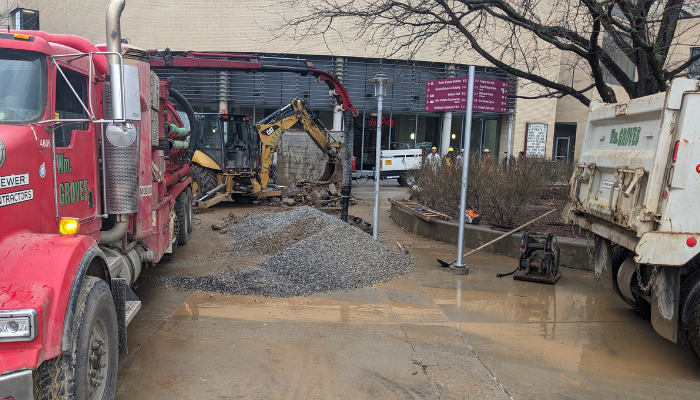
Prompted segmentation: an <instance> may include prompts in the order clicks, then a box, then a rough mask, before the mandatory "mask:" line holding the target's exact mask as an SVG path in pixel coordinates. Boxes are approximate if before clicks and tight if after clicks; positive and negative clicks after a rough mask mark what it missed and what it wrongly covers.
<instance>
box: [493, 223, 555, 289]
mask: <svg viewBox="0 0 700 400" xmlns="http://www.w3.org/2000/svg"><path fill="white" fill-rule="evenodd" d="M520 252H521V254H520V259H519V260H518V268H516V269H515V270H513V271H512V272H509V273H507V274H497V275H496V276H497V277H499V278H500V277H502V276H508V275H512V274H515V275H513V279H515V280H518V281H528V282H538V283H547V284H550V285H553V284H554V283H556V282H557V281H558V280H559V278H561V272H560V271H559V241H558V240H557V237H556V236H554V234H552V233H548V234H546V235H544V234H534V233H530V232H528V231H523V236H522V241H521V244H520Z"/></svg>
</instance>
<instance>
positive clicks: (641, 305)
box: [612, 245, 651, 319]
mask: <svg viewBox="0 0 700 400" xmlns="http://www.w3.org/2000/svg"><path fill="white" fill-rule="evenodd" d="M628 255H629V250H627V249H626V248H624V247H622V246H620V245H613V248H612V275H613V288H614V289H615V293H617V295H618V296H620V298H622V300H624V301H625V303H627V304H628V305H629V306H630V307H632V309H633V310H634V311H635V312H636V313H637V314H639V315H641V316H642V317H644V318H646V319H650V318H651V305H650V304H649V303H647V302H646V301H645V300H643V299H636V298H635V300H630V299H628V298H627V297H625V296H623V295H622V292H620V287H619V286H618V284H617V271H619V270H620V266H621V265H622V262H623V261H625V259H626V258H627V256H628ZM633 282H636V280H634V279H633Z"/></svg>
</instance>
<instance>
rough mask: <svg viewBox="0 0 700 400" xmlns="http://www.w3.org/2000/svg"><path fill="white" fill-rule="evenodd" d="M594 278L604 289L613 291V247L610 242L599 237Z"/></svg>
mask: <svg viewBox="0 0 700 400" xmlns="http://www.w3.org/2000/svg"><path fill="white" fill-rule="evenodd" d="M594 272H595V273H594V276H595V280H596V282H598V285H600V287H602V288H603V289H607V290H613V273H612V247H611V244H610V240H608V239H605V238H603V237H598V240H597V241H596V246H595V271H594Z"/></svg>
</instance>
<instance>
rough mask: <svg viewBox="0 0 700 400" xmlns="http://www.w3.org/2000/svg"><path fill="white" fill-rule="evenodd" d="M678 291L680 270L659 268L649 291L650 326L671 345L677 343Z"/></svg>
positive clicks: (679, 289)
mask: <svg viewBox="0 0 700 400" xmlns="http://www.w3.org/2000/svg"><path fill="white" fill-rule="evenodd" d="M680 291H681V269H680V268H677V267H661V266H659V267H658V270H657V273H656V277H655V278H654V283H653V288H652V291H651V324H652V325H653V326H654V330H656V332H657V333H658V334H659V335H661V336H663V337H665V338H666V339H668V340H670V341H672V342H673V343H676V342H677V341H678V309H679V303H680Z"/></svg>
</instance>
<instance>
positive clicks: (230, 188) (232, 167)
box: [190, 99, 343, 211]
mask: <svg viewBox="0 0 700 400" xmlns="http://www.w3.org/2000/svg"><path fill="white" fill-rule="evenodd" d="M197 119H198V121H199V144H198V146H197V150H196V151H195V153H194V156H193V157H192V164H191V166H190V171H191V172H190V176H191V177H192V189H193V198H194V200H195V204H194V205H195V211H202V210H204V209H207V208H209V207H211V206H213V205H214V204H217V203H219V202H221V201H223V200H233V201H236V202H239V203H250V202H252V201H253V200H255V199H256V198H259V197H271V196H280V195H281V189H283V188H282V187H280V186H277V185H270V167H271V166H272V157H273V154H274V152H275V151H276V150H277V144H278V143H279V141H280V139H281V138H282V134H283V133H284V132H285V131H287V130H289V129H291V128H292V127H294V126H295V125H296V124H297V123H300V124H301V125H302V128H303V130H305V131H306V132H307V133H308V135H309V137H310V138H311V139H312V141H313V142H314V143H315V144H316V146H318V148H320V149H321V150H323V152H324V153H326V155H327V156H328V161H327V162H326V168H325V171H324V173H323V175H322V176H321V177H319V178H318V181H327V182H329V183H331V182H333V183H336V182H340V181H341V179H342V175H343V173H342V167H341V162H340V151H339V150H340V147H341V144H340V142H338V141H337V140H336V139H335V138H333V136H332V135H331V133H330V132H329V131H328V130H327V129H326V128H325V127H324V126H323V123H322V122H321V121H320V120H319V119H318V117H317V116H316V115H315V114H314V113H313V111H312V110H311V109H310V108H309V105H308V103H307V102H306V101H305V100H302V99H292V100H290V102H289V104H288V105H286V106H284V107H283V108H281V109H279V110H277V111H275V112H274V113H272V114H270V115H269V116H268V117H266V118H264V119H262V120H261V121H259V122H258V123H257V124H255V129H253V127H251V124H250V117H249V116H247V115H240V114H226V113H216V114H215V113H211V114H209V113H202V114H197Z"/></svg>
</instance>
